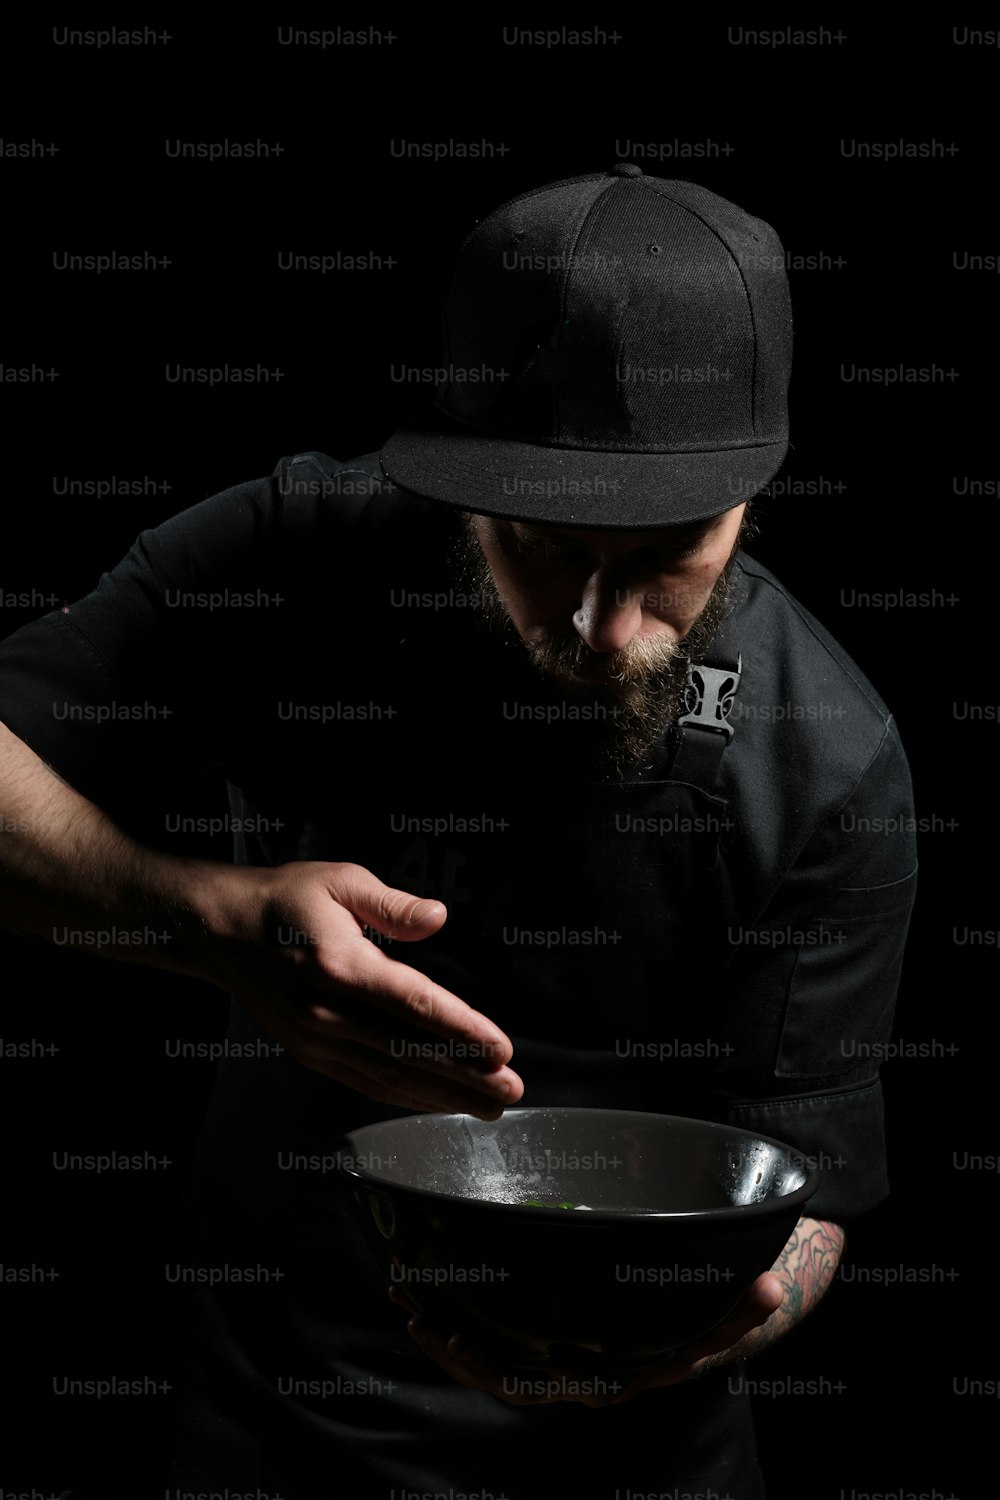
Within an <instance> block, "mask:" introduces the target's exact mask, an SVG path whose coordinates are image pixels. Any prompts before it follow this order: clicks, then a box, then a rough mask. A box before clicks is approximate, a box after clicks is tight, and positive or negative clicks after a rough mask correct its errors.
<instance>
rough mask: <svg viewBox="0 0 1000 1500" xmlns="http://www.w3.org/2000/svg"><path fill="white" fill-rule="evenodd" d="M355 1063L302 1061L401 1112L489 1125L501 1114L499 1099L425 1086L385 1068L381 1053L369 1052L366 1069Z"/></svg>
mask: <svg viewBox="0 0 1000 1500" xmlns="http://www.w3.org/2000/svg"><path fill="white" fill-rule="evenodd" d="M360 1050H361V1049H359V1051H360ZM352 1061H353V1059H352ZM357 1061H358V1066H357V1067H355V1066H352V1065H351V1064H349V1063H346V1062H344V1061H342V1060H341V1059H339V1058H336V1059H334V1060H332V1061H331V1062H327V1063H324V1062H319V1061H317V1062H304V1063H303V1066H304V1067H308V1068H311V1069H312V1070H313V1071H314V1072H316V1073H322V1074H323V1075H324V1077H326V1078H331V1079H333V1081H334V1082H335V1083H341V1084H343V1085H344V1087H345V1088H349V1089H353V1090H354V1091H355V1092H356V1093H359V1094H363V1095H364V1096H365V1098H366V1099H374V1100H375V1101H376V1102H377V1103H379V1104H393V1105H396V1106H397V1107H398V1108H400V1109H412V1110H416V1111H418V1112H419V1113H421V1114H456V1115H474V1116H475V1117H476V1118H477V1119H479V1120H486V1121H488V1122H490V1123H493V1122H495V1121H496V1120H499V1119H500V1118H501V1116H502V1115H503V1104H502V1103H501V1102H500V1100H499V1099H492V1098H488V1097H487V1096H486V1095H485V1094H484V1093H482V1092H481V1091H480V1090H477V1089H461V1088H456V1087H454V1086H452V1087H442V1086H441V1085H438V1086H437V1087H434V1086H433V1085H432V1084H431V1082H430V1080H428V1082H427V1084H424V1083H423V1082H422V1081H421V1080H419V1079H415V1078H414V1075H413V1074H412V1072H408V1071H407V1070H405V1069H401V1068H400V1067H399V1066H398V1065H397V1066H396V1067H394V1068H390V1067H387V1066H386V1064H385V1060H384V1058H382V1057H381V1054H379V1053H375V1052H373V1053H371V1060H370V1064H369V1065H368V1066H367V1067H366V1066H365V1065H364V1059H363V1058H360V1057H359V1058H358V1059H357Z"/></svg>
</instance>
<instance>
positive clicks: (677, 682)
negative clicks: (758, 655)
mask: <svg viewBox="0 0 1000 1500" xmlns="http://www.w3.org/2000/svg"><path fill="white" fill-rule="evenodd" d="M755 533H756V527H755V526H754V523H753V521H752V519H751V514H750V506H749V504H748V505H747V507H746V510H745V511H744V513H743V517H742V520H741V522H740V529H739V531H738V533H737V535H736V540H735V541H734V543H733V547H732V550H731V552H730V554H729V557H728V559H727V560H726V563H725V566H724V567H723V569H722V572H721V573H720V574H719V577H718V579H717V580H716V582H715V585H714V586H713V588H712V592H711V593H710V595H709V597H708V599H707V600H706V601H705V604H704V606H703V608H702V610H701V613H700V614H699V615H698V617H697V619H696V620H695V622H694V624H693V625H692V626H691V628H690V629H689V630H688V632H687V634H686V635H685V637H684V638H683V640H680V641H673V640H671V639H669V637H667V636H666V635H664V634H662V633H661V634H659V635H656V636H653V637H651V638H648V639H645V640H631V641H629V642H628V644H627V645H626V646H624V647H623V648H622V649H621V650H620V651H613V652H605V653H600V652H596V651H592V650H591V649H590V647H589V646H588V645H587V643H586V641H584V640H583V639H582V638H581V636H580V635H579V634H578V633H577V632H576V630H575V629H573V628H572V627H571V628H570V629H569V630H568V631H566V632H565V633H563V634H551V633H550V634H549V635H547V636H545V637H544V638H542V639H541V640H533V641H526V640H524V639H523V637H522V636H521V635H520V633H519V632H518V630H517V628H516V626H515V625H514V622H513V620H512V619H511V617H510V615H509V614H508V612H507V607H506V605H505V604H504V601H503V597H502V595H501V594H500V591H499V589H498V588H497V584H496V580H495V578H494V577H493V570H492V569H491V567H490V565H489V563H488V561H487V559H486V556H485V554H484V553H483V550H482V547H481V546H480V543H479V538H478V536H477V535H476V531H475V526H474V521H473V516H472V513H470V512H469V511H459V512H458V525H457V528H456V532H455V537H454V540H453V541H452V544H451V546H450V548H449V550H448V566H449V570H450V573H451V577H452V580H453V583H454V587H455V588H456V589H457V591H458V592H459V593H463V594H465V595H466V596H468V598H469V599H470V601H471V603H472V613H473V615H474V617H475V618H476V621H477V624H478V627H479V629H480V630H481V631H483V632H484V633H485V634H486V635H487V636H488V637H490V638H491V639H492V640H493V641H495V642H499V643H502V644H504V645H505V646H507V647H508V648H511V649H513V650H514V651H515V652H517V653H518V655H519V657H520V660H521V661H522V662H523V661H524V660H525V659H527V661H529V662H530V663H531V665H532V666H533V667H534V668H535V669H536V672H537V673H538V687H539V690H540V692H541V696H542V697H543V700H545V701H548V702H562V703H565V704H567V705H570V704H576V705H578V706H581V705H586V706H587V707H586V714H585V716H581V717H579V718H576V719H574V721H573V724H572V753H573V761H574V763H575V765H576V766H577V768H579V769H582V770H583V771H584V772H588V771H589V772H591V773H593V774H596V775H598V776H602V777H604V776H612V777H615V778H616V779H621V778H622V777H624V776H625V774H626V773H627V772H630V771H641V770H648V769H651V766H652V763H653V759H654V758H655V752H656V750H657V747H659V746H660V745H661V742H662V741H663V740H664V738H665V737H666V736H667V735H668V734H669V733H670V732H671V731H672V730H673V728H674V726H675V725H676V723H677V720H678V719H679V718H680V716H681V715H682V714H683V713H684V712H686V711H687V707H688V705H687V702H686V698H687V690H688V668H689V666H690V665H691V664H692V663H694V662H698V661H701V660H702V659H703V657H704V655H705V653H706V652H707V651H708V649H709V647H710V646H711V644H712V641H713V640H714V638H715V635H716V633H717V631H718V628H719V625H720V624H721V622H722V621H723V619H725V617H726V616H727V614H728V613H729V611H730V608H731V606H732V602H733V590H732V585H731V582H730V575H731V573H732V569H733V564H734V563H735V561H736V557H737V554H738V553H739V551H740V548H741V547H742V545H743V543H744V541H745V540H746V539H747V537H748V536H751V535H754V534H755ZM583 678H598V679H599V681H597V682H587V681H583V680H582V679H583ZM550 738H551V736H550ZM552 748H553V749H554V748H555V747H554V746H553V747H552Z"/></svg>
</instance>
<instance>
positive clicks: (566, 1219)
mask: <svg viewBox="0 0 1000 1500" xmlns="http://www.w3.org/2000/svg"><path fill="white" fill-rule="evenodd" d="M522 1114H523V1115H529V1114H536V1115H540V1114H558V1115H561V1116H564V1117H565V1116H570V1115H573V1114H585V1115H587V1116H588V1117H593V1116H594V1115H618V1116H620V1117H624V1118H628V1119H639V1120H643V1121H646V1120H666V1121H669V1122H671V1123H672V1124H674V1123H676V1124H682V1125H701V1126H703V1127H704V1126H708V1127H709V1128H710V1129H711V1130H712V1131H716V1130H718V1131H721V1132H725V1133H726V1134H727V1135H736V1136H744V1137H746V1138H747V1139H748V1140H753V1141H760V1142H763V1143H764V1144H765V1145H768V1146H777V1147H778V1148H779V1149H780V1150H782V1151H786V1152H793V1151H794V1152H798V1148H797V1147H795V1146H792V1145H791V1144H790V1142H788V1141H782V1140H779V1139H778V1138H777V1136H773V1135H761V1134H760V1133H759V1132H758V1131H756V1130H745V1129H744V1128H743V1127H742V1126H740V1125H727V1124H725V1123H724V1122H723V1121H721V1120H703V1119H701V1118H699V1117H698V1116H696V1115H666V1114H660V1113H658V1112H653V1111H651V1110H638V1109H604V1108H590V1107H589V1106H587V1105H576V1104H567V1105H561V1104H529V1105H527V1106H524V1107H522V1106H520V1105H512V1106H510V1107H509V1108H507V1109H505V1110H504V1113H503V1114H502V1115H501V1116H500V1119H499V1120H480V1119H479V1116H478V1115H469V1114H463V1113H462V1112H461V1111H452V1112H448V1111H444V1110H429V1111H422V1112H421V1113H419V1114H417V1113H414V1114H406V1115H398V1116H396V1117H394V1118H391V1119H387V1120H374V1121H371V1122H370V1123H369V1124H367V1125H358V1126H357V1127H355V1129H353V1130H347V1131H344V1132H343V1134H342V1135H340V1136H339V1137H338V1139H337V1141H336V1142H335V1144H334V1151H335V1153H336V1154H337V1155H338V1156H340V1155H341V1154H345V1155H346V1154H350V1153H355V1154H356V1153H357V1151H358V1145H357V1140H356V1138H357V1137H359V1136H363V1135H364V1134H365V1133H366V1132H367V1131H370V1130H381V1129H382V1128H383V1127H384V1126H386V1125H393V1124H395V1123H396V1121H397V1120H399V1121H403V1120H475V1121H476V1123H477V1124H478V1125H485V1126H488V1125H500V1124H501V1123H502V1122H503V1121H504V1120H506V1119H508V1117H510V1116H512V1115H522ZM798 1154H799V1155H802V1156H804V1153H801V1152H798ZM801 1167H802V1170H803V1171H804V1172H805V1173H806V1179H805V1181H804V1182H802V1183H800V1185H799V1186H798V1187H797V1188H794V1189H793V1190H792V1192H790V1193H784V1194H782V1196H781V1197H780V1198H767V1199H764V1200H763V1201H762V1202H759V1203H731V1204H726V1205H724V1206H722V1207H720V1208H695V1209H651V1210H650V1211H649V1212H646V1211H641V1212H632V1211H631V1210H622V1209H612V1208H593V1209H588V1211H587V1216H586V1218H584V1219H578V1218H577V1216H576V1213H575V1212H569V1211H564V1212H563V1213H559V1214H555V1215H553V1212H552V1209H551V1208H550V1207H548V1206H544V1207H540V1208H535V1207H533V1206H532V1205H530V1204H525V1203H493V1202H490V1200H489V1199H486V1198H469V1197H467V1196H465V1195H463V1194H461V1193H447V1192H441V1191H440V1190H439V1189H437V1188H421V1187H413V1186H411V1185H409V1184H407V1183H402V1182H396V1181H394V1180H393V1179H392V1178H391V1177H386V1176H384V1175H380V1174H379V1173H378V1172H377V1171H374V1170H372V1169H371V1168H365V1167H358V1166H356V1165H354V1166H346V1165H344V1164H343V1163H341V1162H338V1164H337V1168H336V1170H337V1172H338V1173H339V1174H340V1175H341V1176H342V1177H346V1178H349V1179H352V1180H353V1181H354V1182H355V1183H362V1184H364V1185H365V1186H367V1187H373V1188H388V1189H391V1190H392V1191H393V1192H395V1193H402V1194H403V1195H404V1196H405V1197H410V1198H415V1199H417V1200H418V1201H421V1200H427V1201H430V1202H437V1203H439V1204H442V1205H449V1204H459V1203H460V1204H463V1205H464V1206H465V1207H467V1208H475V1209H476V1210H482V1211H485V1210H491V1211H496V1212H498V1213H500V1214H516V1220H517V1222H518V1223H530V1222H531V1221H532V1219H540V1220H544V1222H545V1223H547V1224H560V1223H563V1224H565V1223H572V1224H608V1223H615V1224H637V1223H643V1222H646V1221H648V1220H651V1219H652V1220H656V1221H657V1222H659V1221H661V1220H664V1219H669V1220H676V1221H691V1220H695V1221H699V1222H706V1221H707V1222H713V1223H714V1222H725V1221H726V1220H727V1219H734V1220H745V1219H753V1218H766V1217H769V1216H776V1215H777V1214H778V1213H779V1212H781V1211H783V1210H784V1211H787V1210H788V1209H790V1208H800V1207H801V1206H802V1205H803V1204H804V1203H806V1202H808V1200H809V1199H810V1198H812V1197H813V1195H814V1194H815V1192H816V1189H817V1188H818V1186H819V1183H820V1178H821V1174H820V1171H819V1168H818V1167H815V1166H810V1165H808V1163H807V1162H806V1161H805V1160H803V1161H802V1163H801Z"/></svg>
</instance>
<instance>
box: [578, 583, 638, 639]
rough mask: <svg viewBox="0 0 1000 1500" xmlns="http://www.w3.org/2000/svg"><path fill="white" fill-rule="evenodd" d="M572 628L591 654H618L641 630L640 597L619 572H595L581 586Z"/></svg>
mask: <svg viewBox="0 0 1000 1500" xmlns="http://www.w3.org/2000/svg"><path fill="white" fill-rule="evenodd" d="M573 625H574V627H575V629H576V632H577V634H578V635H579V636H580V637H581V638H582V639H583V640H584V641H586V643H587V645H588V646H589V647H590V649H591V651H600V652H610V651H621V650H622V649H623V647H625V646H627V645H628V643H629V641H630V640H631V639H632V637H633V636H634V635H636V634H638V632H639V630H640V628H641V626H642V594H641V592H639V591H637V590H635V589H633V588H629V587H627V586H626V584H625V583H624V581H623V579H622V576H621V572H620V570H619V571H618V573H617V574H616V573H615V571H614V570H613V569H611V568H608V567H601V568H598V569H596V571H595V572H593V573H592V574H591V576H590V577H589V578H588V579H587V582H586V584H585V585H584V590H583V601H582V603H581V605H580V608H579V609H578V610H577V612H576V614H575V615H574V616H573Z"/></svg>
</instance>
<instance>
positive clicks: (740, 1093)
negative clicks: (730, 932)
mask: <svg viewBox="0 0 1000 1500" xmlns="http://www.w3.org/2000/svg"><path fill="white" fill-rule="evenodd" d="M915 828H916V819H915V817H914V812H913V794H912V786H911V780H910V773H909V767H908V765H907V762H906V757H905V754H904V751H903V747H902V744H901V742H900V739H899V735H898V733H897V730H896V726H895V724H894V722H893V721H892V720H891V719H889V720H888V721H887V723H886V725H885V732H884V735H883V737H882V740H881V743H880V744H879V747H878V750H877V751H876V753H875V755H874V756H873V757H872V759H871V761H870V763H869V764H868V766H867V767H866V769H865V770H864V772H863V774H862V775H861V776H860V777H859V779H858V781H857V783H856V785H855V786H854V788H853V791H852V792H851V794H850V795H849V797H848V798H847V799H846V801H845V802H844V803H843V804H842V805H841V806H840V807H839V808H838V809H837V811H836V813H835V814H834V815H833V816H832V817H830V818H828V819H827V820H826V821H825V823H824V825H823V826H822V828H820V829H819V831H818V832H817V833H816V834H815V836H814V837H813V838H812V839H811V840H810V841H809V842H808V844H807V846H806V847H805V848H804V849H803V851H802V853H801V856H800V857H799V858H798V860H797V861H796V862H795V865H794V867H793V868H792V869H791V870H790V871H789V872H788V874H787V876H786V878H785V880H784V881H783V882H782V884H781V887H780V889H779V890H778V892H777V895H776V897H775V899H774V900H773V901H772V902H771V903H770V905H769V906H768V908H767V910H766V911H765V912H763V913H762V914H761V916H760V919H759V921H758V922H757V923H755V924H754V928H753V930H752V931H748V932H747V933H746V934H745V935H744V936H745V937H746V938H747V939H748V941H745V942H742V943H741V944H740V945H739V948H738V951H737V956H736V957H735V959H734V960H733V961H732V963H731V964H730V965H729V968H728V971H727V976H726V981H725V983H724V985H723V986H722V993H721V996H720V1005H721V1008H722V1012H723V1020H722V1025H723V1027H724V1029H725V1033H726V1037H727V1040H728V1041H729V1042H730V1043H731V1044H732V1052H731V1054H730V1057H729V1059H728V1060H727V1062H726V1063H725V1064H724V1066H723V1068H722V1069H721V1070H720V1074H719V1083H720V1085H721V1087H720V1091H719V1096H718V1099H717V1107H716V1116H717V1118H720V1119H724V1120H726V1121H727V1122H728V1123H730V1124H733V1125H738V1126H740V1127H741V1128H744V1129H747V1130H752V1131H757V1132H759V1133H761V1134H763V1135H769V1136H773V1137H775V1138H776V1139H778V1140H781V1141H786V1142H788V1143H789V1144H791V1145H793V1146H794V1147H796V1149H797V1150H798V1151H799V1152H800V1153H801V1154H802V1155H803V1157H804V1158H805V1159H806V1160H807V1161H808V1162H809V1163H810V1164H814V1165H815V1166H816V1167H818V1169H819V1172H820V1185H819V1188H818V1190H817V1192H816V1194H815V1196H814V1197H813V1198H812V1199H811V1200H810V1203H809V1205H808V1207H807V1210H806V1212H807V1213H808V1214H809V1215H810V1216H811V1217H815V1218H828V1219H833V1220H843V1219H848V1218H851V1217H854V1216H856V1215H858V1214H861V1213H864V1212H866V1211H867V1210H869V1209H871V1208H873V1207H874V1206H875V1205H876V1204H878V1203H879V1202H881V1201H882V1200H883V1199H884V1198H885V1197H886V1196H887V1194H888V1191H889V1181H888V1172H887V1160H886V1141H885V1132H884V1125H883V1094H882V1084H881V1081H880V1076H879V1069H880V1064H881V1063H883V1062H884V1061H885V1060H886V1058H887V1057H888V1056H891V1055H892V1050H891V1047H892V1044H891V1033H892V1026H893V1017H894V1011H895V1003H896V995H897V990H898V987H899V982H900V976H901V972H902V968H903V957H904V948H905V944H906V938H907V932H908V929H909V924H910V918H911V913H912V910H913V904H914V898H915V894H916V885H917V853H916V836H915Z"/></svg>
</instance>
